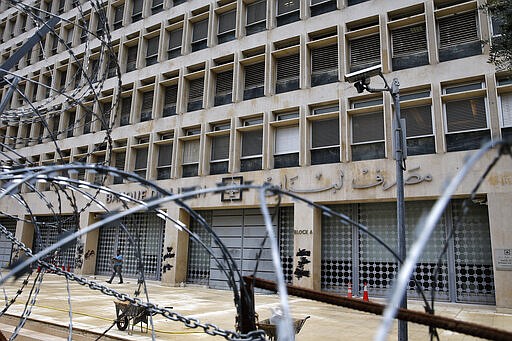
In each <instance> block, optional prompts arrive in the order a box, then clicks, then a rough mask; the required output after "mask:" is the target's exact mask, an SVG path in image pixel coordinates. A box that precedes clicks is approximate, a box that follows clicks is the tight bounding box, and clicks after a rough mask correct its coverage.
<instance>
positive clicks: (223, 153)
mask: <svg viewBox="0 0 512 341" xmlns="http://www.w3.org/2000/svg"><path fill="white" fill-rule="evenodd" d="M228 164H229V135H220V136H214V137H212V153H211V160H210V174H212V175H213V174H224V173H227V172H228Z"/></svg>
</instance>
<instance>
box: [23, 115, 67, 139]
mask: <svg viewBox="0 0 512 341" xmlns="http://www.w3.org/2000/svg"><path fill="white" fill-rule="evenodd" d="M68 115H69V116H68V127H67V134H66V136H67V137H73V130H74V129H75V119H76V113H75V112H70V113H69V114H68ZM28 133H29V134H30V128H29V129H28ZM26 137H28V136H26Z"/></svg>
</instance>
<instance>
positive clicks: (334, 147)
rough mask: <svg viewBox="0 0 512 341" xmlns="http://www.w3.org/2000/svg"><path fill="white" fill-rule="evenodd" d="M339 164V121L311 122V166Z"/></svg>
mask: <svg viewBox="0 0 512 341" xmlns="http://www.w3.org/2000/svg"><path fill="white" fill-rule="evenodd" d="M336 162H340V128H339V119H338V118H337V117H336V118H331V119H326V120H319V121H312V122H311V164H312V165H319V164H324V163H336Z"/></svg>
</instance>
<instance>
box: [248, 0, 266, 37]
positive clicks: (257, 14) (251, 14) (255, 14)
mask: <svg viewBox="0 0 512 341" xmlns="http://www.w3.org/2000/svg"><path fill="white" fill-rule="evenodd" d="M266 19H267V1H266V0H259V1H255V2H253V3H251V4H248V5H247V19H246V27H245V31H246V34H247V35H250V34H253V33H256V32H260V31H264V30H265V29H266Z"/></svg>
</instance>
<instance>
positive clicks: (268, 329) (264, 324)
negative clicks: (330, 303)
mask: <svg viewBox="0 0 512 341" xmlns="http://www.w3.org/2000/svg"><path fill="white" fill-rule="evenodd" d="M308 318H309V316H306V317H305V318H303V319H297V318H292V322H293V328H294V330H295V335H297V334H298V333H299V332H300V330H301V329H302V327H303V326H304V323H306V320H307V319H308ZM256 326H257V327H258V329H261V330H263V331H265V334H267V336H268V338H269V339H270V340H278V339H277V325H275V324H272V323H270V319H265V320H261V321H260V322H256Z"/></svg>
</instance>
